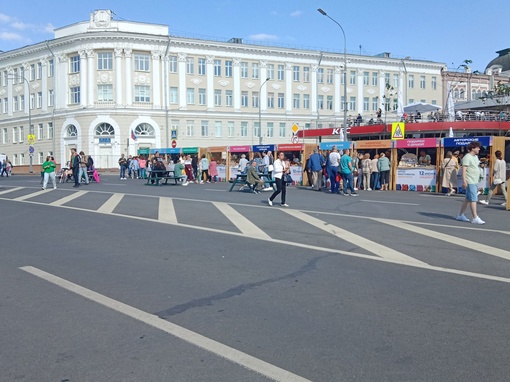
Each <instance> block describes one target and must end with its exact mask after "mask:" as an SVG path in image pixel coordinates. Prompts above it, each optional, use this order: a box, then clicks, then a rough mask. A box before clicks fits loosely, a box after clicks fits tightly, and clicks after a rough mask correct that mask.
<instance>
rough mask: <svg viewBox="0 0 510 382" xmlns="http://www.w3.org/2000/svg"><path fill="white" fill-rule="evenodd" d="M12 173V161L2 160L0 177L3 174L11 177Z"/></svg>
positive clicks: (0, 162)
mask: <svg viewBox="0 0 510 382" xmlns="http://www.w3.org/2000/svg"><path fill="white" fill-rule="evenodd" d="M11 175H12V163H11V161H10V160H7V159H4V160H2V161H0V178H1V177H2V176H5V177H9V176H11Z"/></svg>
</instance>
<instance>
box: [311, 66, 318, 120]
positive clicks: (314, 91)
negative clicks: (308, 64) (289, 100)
mask: <svg viewBox="0 0 510 382" xmlns="http://www.w3.org/2000/svg"><path fill="white" fill-rule="evenodd" d="M317 69H319V66H318V65H312V80H311V81H310V87H311V88H312V99H311V100H310V102H311V103H312V114H317Z"/></svg>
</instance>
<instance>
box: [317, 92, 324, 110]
mask: <svg viewBox="0 0 510 382" xmlns="http://www.w3.org/2000/svg"><path fill="white" fill-rule="evenodd" d="M317 109H319V110H323V109H324V96H323V95H319V96H317Z"/></svg>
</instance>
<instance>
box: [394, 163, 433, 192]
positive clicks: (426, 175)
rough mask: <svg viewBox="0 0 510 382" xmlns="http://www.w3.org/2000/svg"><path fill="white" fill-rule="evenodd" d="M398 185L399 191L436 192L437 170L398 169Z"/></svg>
mask: <svg viewBox="0 0 510 382" xmlns="http://www.w3.org/2000/svg"><path fill="white" fill-rule="evenodd" d="M396 184H397V190H398V191H418V192H436V170H435V169H430V170H427V169H420V168H398V169H397V178H396Z"/></svg>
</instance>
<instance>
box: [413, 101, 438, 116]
mask: <svg viewBox="0 0 510 382" xmlns="http://www.w3.org/2000/svg"><path fill="white" fill-rule="evenodd" d="M439 109H441V106H438V105H432V104H431V103H424V102H414V103H410V104H409V105H406V106H404V112H405V113H416V112H418V111H419V112H420V113H427V112H429V111H436V110H439Z"/></svg>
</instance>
